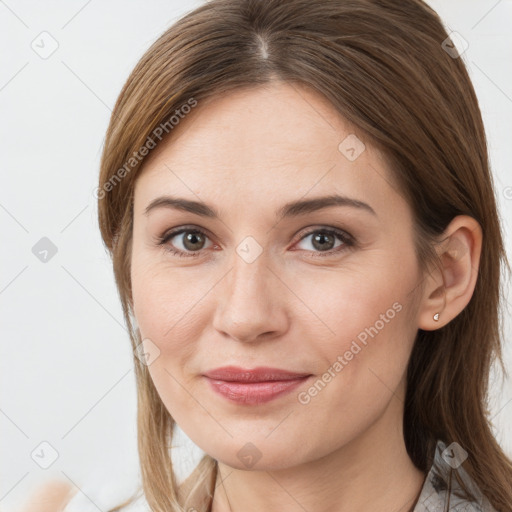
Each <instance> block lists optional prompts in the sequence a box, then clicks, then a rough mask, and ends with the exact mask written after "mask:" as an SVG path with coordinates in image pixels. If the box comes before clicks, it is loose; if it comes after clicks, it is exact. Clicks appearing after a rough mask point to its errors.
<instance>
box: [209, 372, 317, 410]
mask: <svg viewBox="0 0 512 512" xmlns="http://www.w3.org/2000/svg"><path fill="white" fill-rule="evenodd" d="M206 379H207V380H208V382H209V383H210V386H211V387H212V389H213V390H214V391H216V392H217V393H219V394H220V395H222V396H223V397H225V398H227V399H228V400H231V401H232V402H236V403H239V404H247V405H254V404H262V403H265V402H270V400H273V399H274V398H277V397H278V396H281V395H284V394H285V393H289V392H290V391H292V390H294V389H295V388H296V387H298V386H300V385H301V384H302V383H304V382H305V381H306V380H307V379H309V376H307V377H300V378H299V379H293V380H276V381H266V382H250V383H248V382H228V381H225V380H217V379H210V378H209V377H206Z"/></svg>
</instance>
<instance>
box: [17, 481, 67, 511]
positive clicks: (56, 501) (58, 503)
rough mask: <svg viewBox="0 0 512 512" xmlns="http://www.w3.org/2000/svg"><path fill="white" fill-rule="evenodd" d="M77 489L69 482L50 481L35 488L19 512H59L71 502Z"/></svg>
mask: <svg viewBox="0 0 512 512" xmlns="http://www.w3.org/2000/svg"><path fill="white" fill-rule="evenodd" d="M76 492H77V489H76V488H75V486H74V485H72V484H71V483H70V482H66V481H63V480H50V481H48V482H44V483H42V484H40V485H39V487H37V488H36V490H35V491H34V492H33V493H32V494H31V495H30V496H29V498H28V499H27V500H26V501H25V503H24V504H23V507H22V508H21V509H20V510H19V512H33V511H34V510H37V511H38V512H61V511H62V510H63V509H64V507H66V505H67V504H68V503H70V502H71V501H72V500H73V497H74V496H75V495H76Z"/></svg>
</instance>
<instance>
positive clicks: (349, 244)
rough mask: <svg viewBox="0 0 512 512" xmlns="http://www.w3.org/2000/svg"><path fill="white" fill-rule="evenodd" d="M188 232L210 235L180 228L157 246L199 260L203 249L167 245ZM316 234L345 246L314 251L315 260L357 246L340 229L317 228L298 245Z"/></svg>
mask: <svg viewBox="0 0 512 512" xmlns="http://www.w3.org/2000/svg"><path fill="white" fill-rule="evenodd" d="M188 232H190V233H199V234H201V235H203V236H205V237H208V235H207V234H206V233H205V232H204V231H203V230H202V229H198V228H195V227H187V226H185V227H181V228H178V229H176V230H174V231H170V232H167V233H164V234H163V235H162V236H159V237H157V239H156V242H157V245H159V246H160V247H162V249H163V250H164V251H165V252H169V253H172V254H173V255H175V256H178V257H180V258H197V257H198V256H201V253H202V249H201V250H199V251H195V252H191V253H186V252H184V251H181V250H179V249H176V248H174V247H173V246H172V245H169V246H167V245H166V244H167V242H168V241H169V240H171V239H172V238H174V237H175V236H177V235H180V234H181V233H188ZM315 233H323V234H328V235H333V236H335V237H337V238H338V239H340V240H341V241H342V242H343V245H341V246H339V247H337V248H336V249H330V250H329V251H312V252H313V253H314V254H315V256H310V257H313V258H316V257H320V258H323V257H326V256H333V255H334V254H337V253H340V252H343V251H346V250H349V249H351V248H354V246H355V245H356V242H355V239H354V238H353V237H352V235H350V234H348V233H346V232H344V231H341V230H339V229H335V228H317V229H314V230H311V231H309V232H307V233H305V234H304V235H303V236H302V237H301V238H300V239H299V240H298V242H297V243H299V242H301V241H302V240H304V239H305V238H306V237H308V236H310V235H313V234H315ZM300 250H306V249H300ZM307 252H308V251H307Z"/></svg>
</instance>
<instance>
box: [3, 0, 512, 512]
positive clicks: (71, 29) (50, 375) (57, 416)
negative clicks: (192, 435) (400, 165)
mask: <svg viewBox="0 0 512 512" xmlns="http://www.w3.org/2000/svg"><path fill="white" fill-rule="evenodd" d="M200 3H201V2H185V1H176V0H174V1H169V0H167V1H163V0H150V1H145V2H142V1H139V2H135V1H124V2H122V1H121V0H113V1H109V2H100V1H98V0H92V1H91V0H89V1H67V2H64V1H61V2H57V1H46V2H36V1H21V0H6V1H2V0H0V47H1V52H0V57H1V61H0V64H1V65H0V130H1V132H0V141H1V149H2V151H1V157H2V158H1V167H2V186H1V188H0V225H1V242H0V243H1V247H2V250H1V261H0V269H1V272H0V315H1V317H0V318H1V344H0V365H1V366H0V375H1V388H0V393H1V394H0V432H1V435H0V460H1V466H0V509H1V510H2V511H3V512H5V511H8V510H15V507H14V508H13V506H14V505H15V504H18V503H19V502H20V501H21V500H22V499H23V498H24V497H25V496H26V495H27V493H28V492H29V491H30V489H32V488H33V487H34V485H36V484H37V483H38V482H41V481H42V480H44V479H47V478H62V479H67V478H69V479H70V480H72V481H73V482H74V483H75V484H77V485H80V486H82V487H83V486H84V484H85V483H86V482H91V481H92V480H93V479H96V480H97V481H103V483H107V482H108V484H109V485H115V484H116V483H119V484H120V485H122V482H123V481H127V479H128V478H129V477H128V475H131V474H133V473H135V472H136V471H137V452H136V430H135V412H136V411H135V378H134V372H133V370H132V363H131V353H130V343H129V339H128V335H127V333H126V330H125V328H124V325H123V318H122V312H121V307H120V302H119V298H118V295H117V291H116V288H115V284H114V279H113V272H112V267H111V263H110V260H109V258H108V256H107V253H106V252H105V250H104V248H103V245H102V243H101V239H100V235H99V230H98V226H97V220H96V215H97V211H96V204H95V199H94V197H93V195H92V192H93V189H94V188H95V187H96V185H97V178H98V168H99V158H100V153H101V148H102V144H103V140H104V134H105V130H106V128H107V125H108V120H109V116H110V112H111V109H112V107H113V105H114V103H115V100H116V98H117V96H118V94H119V92H120V90H121V87H122V85H123V83H124V81H125V80H126V78H127V77H128V74H129V73H130V71H131V70H132V68H133V66H134V65H135V64H136V62H137V61H138V59H139V58H140V57H141V56H142V54H143V53H144V51H145V50H146V49H147V48H148V47H149V46H150V44H151V43H152V42H153V41H154V40H155V39H156V38H157V37H158V36H159V35H160V34H161V33H162V32H163V31H164V30H165V29H166V28H167V27H169V25H170V24H171V23H172V22H173V21H174V20H176V19H177V18H178V17H180V16H181V15H182V14H184V13H185V12H187V11H189V10H192V9H193V8H195V7H196V6H197V5H200ZM429 3H430V5H432V7H434V9H436V10H437V11H438V12H439V14H440V15H441V17H442V19H443V20H444V22H445V24H446V25H447V27H449V29H451V30H455V31H457V32H459V33H460V34H461V35H462V36H463V37H464V39H466V40H467V41H468V43H469V48H468V50H467V51H466V52H465V53H464V55H463V58H464V61H465V62H466V63H467V65H468V67H469V72H470V74H471V77H472V80H473V83H474V85H475V88H476V91H477V95H478V97H479V100H480V105H481V109H482V113H483V116H484V122H485V125H486V129H487V133H488V137H489V150H490V156H491V163H492V170H493V173H494V176H495V179H496V191H497V196H498V200H499V206H500V211H501V215H502V218H503V221H504V230H505V236H506V244H507V252H508V254H509V257H511V256H512V251H511V235H512V233H511V229H510V221H509V220H507V219H512V215H511V213H512V194H509V195H508V199H507V197H506V196H507V194H506V190H507V187H512V169H511V165H512V148H511V147H512V128H511V124H512V123H511V119H512V68H511V64H510V63H511V62H512V35H511V32H512V31H511V30H510V27H511V24H512V1H510V0H509V1H507V0H501V1H497V0H485V1H484V0H478V1H476V0H472V1H468V0H449V1H446V0H444V1H441V0H436V1H430V2H429ZM43 31H47V32H49V33H50V34H51V36H52V37H53V38H54V39H55V40H56V41H57V42H58V48H57V50H56V51H55V53H53V54H52V55H51V56H50V57H49V58H47V59H42V58H41V57H39V55H38V54H36V52H35V51H34V50H33V49H32V48H31V43H32V41H33V40H34V39H36V38H37V37H38V36H39V34H40V33H41V32H43ZM36 41H37V39H36ZM47 47H48V46H47ZM508 190H509V191H511V190H512V189H508ZM42 237H48V238H49V239H50V240H51V241H52V242H53V243H54V244H55V245H56V247H57V249H58V252H57V253H56V254H55V256H54V257H53V258H51V259H50V260H49V261H48V262H47V263H42V262H41V261H40V260H39V259H37V258H36V257H35V256H34V254H33V253H32V247H33V246H34V245H35V244H36V242H38V240H40V239H41V238H42ZM511 259H512V257H511ZM508 296H509V297H510V293H509V294H508ZM510 302H512V301H511V300H510V299H509V303H510ZM504 315H505V316H506V328H507V331H506V332H507V340H508V341H507V346H506V347H505V349H506V351H505V356H506V363H507V367H508V368H509V369H512V347H511V341H510V338H511V337H510V333H511V319H510V310H509V312H508V313H505V314H504ZM499 384H500V382H499V381H495V379H493V381H492V386H491V404H490V406H491V412H492V415H493V416H494V420H493V421H494V424H495V428H496V436H497V438H498V441H499V442H500V443H501V444H502V446H503V447H504V449H505V451H506V452H507V453H508V455H509V456H512V430H511V429H512V427H511V425H512V391H511V387H512V386H511V381H510V380H508V381H506V382H505V385H504V386H503V387H501V385H499ZM42 441H47V442H49V443H50V444H51V445H52V446H53V447H54V448H55V449H56V450H57V452H58V453H59V457H58V459H57V460H56V461H55V463H54V464H53V465H52V466H50V467H49V468H48V469H42V468H40V467H39V466H38V465H37V464H36V463H35V462H34V460H32V458H31V453H32V452H33V450H34V449H36V447H38V445H39V444H40V443H41V442H42ZM187 446H189V444H186V447H187ZM191 448H192V449H193V448H194V447H191ZM184 453H185V452H184ZM187 453H188V451H187ZM200 454H201V452H200V450H198V449H197V448H196V449H195V450H194V451H193V452H192V455H194V456H195V457H197V456H199V455H200ZM180 458H184V457H180ZM195 460H197V458H196V459H195ZM193 462H194V460H193V459H189V463H193ZM190 468H191V466H190V465H189V466H183V469H182V471H184V472H186V471H188V470H189V469H190ZM94 485H96V484H94ZM83 488H84V489H85V487H83Z"/></svg>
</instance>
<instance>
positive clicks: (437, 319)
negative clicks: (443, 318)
mask: <svg viewBox="0 0 512 512" xmlns="http://www.w3.org/2000/svg"><path fill="white" fill-rule="evenodd" d="M434 320H435V321H436V322H438V321H439V313H436V314H435V315H434Z"/></svg>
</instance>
